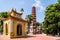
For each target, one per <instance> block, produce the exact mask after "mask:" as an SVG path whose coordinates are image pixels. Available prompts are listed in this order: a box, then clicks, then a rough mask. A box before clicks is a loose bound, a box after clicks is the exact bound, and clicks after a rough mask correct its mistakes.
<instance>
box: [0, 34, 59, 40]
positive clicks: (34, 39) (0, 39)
mask: <svg viewBox="0 0 60 40" xmlns="http://www.w3.org/2000/svg"><path fill="white" fill-rule="evenodd" d="M0 40H60V37H53V36H47V35H45V34H36V35H31V34H29V36H28V37H27V38H13V39H9V38H8V37H7V36H3V35H0Z"/></svg>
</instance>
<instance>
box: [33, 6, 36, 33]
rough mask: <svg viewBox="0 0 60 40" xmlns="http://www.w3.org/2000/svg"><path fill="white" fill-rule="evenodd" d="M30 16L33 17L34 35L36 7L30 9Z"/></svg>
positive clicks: (34, 31)
mask: <svg viewBox="0 0 60 40" xmlns="http://www.w3.org/2000/svg"><path fill="white" fill-rule="evenodd" d="M32 16H33V20H32V21H33V33H34V34H35V33H36V7H35V6H33V7H32Z"/></svg>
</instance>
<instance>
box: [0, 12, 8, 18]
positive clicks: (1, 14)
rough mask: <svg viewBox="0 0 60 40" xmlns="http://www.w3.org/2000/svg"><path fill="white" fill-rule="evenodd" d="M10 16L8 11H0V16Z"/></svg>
mask: <svg viewBox="0 0 60 40" xmlns="http://www.w3.org/2000/svg"><path fill="white" fill-rule="evenodd" d="M7 16H8V13H7V12H0V17H2V18H6V17H7Z"/></svg>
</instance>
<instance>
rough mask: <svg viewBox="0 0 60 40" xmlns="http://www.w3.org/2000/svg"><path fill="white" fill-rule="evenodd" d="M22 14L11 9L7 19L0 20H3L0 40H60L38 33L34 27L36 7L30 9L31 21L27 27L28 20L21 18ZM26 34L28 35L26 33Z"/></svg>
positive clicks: (59, 38) (59, 39)
mask: <svg viewBox="0 0 60 40" xmlns="http://www.w3.org/2000/svg"><path fill="white" fill-rule="evenodd" d="M22 14H23V12H17V11H16V9H12V10H11V11H10V12H8V17H7V18H0V19H1V20H3V33H2V35H0V40H60V37H56V36H55V37H53V36H49V35H46V34H44V33H40V31H41V29H42V28H41V27H40V31H38V33H37V30H38V29H39V27H37V26H36V7H35V6H33V7H32V16H33V20H32V21H31V24H30V26H29V27H28V25H27V23H28V19H27V18H26V19H23V18H22ZM27 32H28V33H27Z"/></svg>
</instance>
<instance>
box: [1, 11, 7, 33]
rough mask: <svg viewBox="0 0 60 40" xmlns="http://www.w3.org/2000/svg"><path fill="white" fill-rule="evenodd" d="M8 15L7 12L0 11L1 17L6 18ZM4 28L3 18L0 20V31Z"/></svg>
mask: <svg viewBox="0 0 60 40" xmlns="http://www.w3.org/2000/svg"><path fill="white" fill-rule="evenodd" d="M7 16H8V13H7V12H0V17H1V18H6V17H7ZM2 30H3V20H0V32H2Z"/></svg>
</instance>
